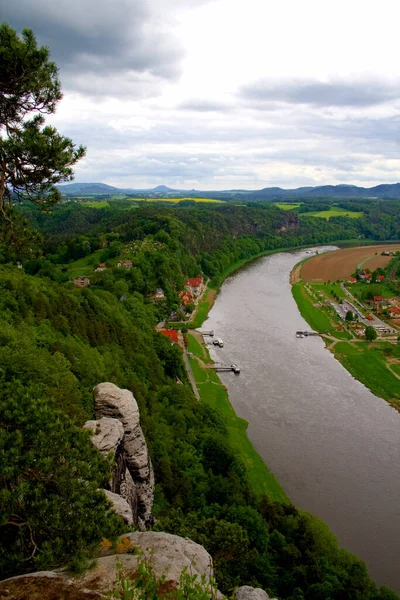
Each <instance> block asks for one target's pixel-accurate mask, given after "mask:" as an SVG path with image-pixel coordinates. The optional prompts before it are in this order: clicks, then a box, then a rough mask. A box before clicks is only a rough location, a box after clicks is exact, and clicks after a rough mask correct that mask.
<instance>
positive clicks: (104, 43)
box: [0, 0, 183, 96]
mask: <svg viewBox="0 0 400 600" xmlns="http://www.w3.org/2000/svg"><path fill="white" fill-rule="evenodd" d="M0 14H1V16H2V19H3V20H5V21H6V22H8V23H9V24H10V25H11V26H12V27H14V28H15V29H17V30H18V31H20V30H21V29H22V28H23V27H29V28H31V29H32V30H33V31H34V33H35V35H36V37H37V39H38V42H39V43H41V44H45V45H47V46H49V48H50V51H51V57H52V59H53V60H54V61H55V62H56V63H57V65H58V66H59V67H60V71H61V77H62V82H63V84H64V85H65V87H67V88H68V89H78V91H83V92H85V93H87V94H91V95H119V86H118V83H119V84H120V86H121V87H122V86H124V85H125V86H126V87H129V88H130V93H131V94H132V95H133V96H138V95H143V92H144V89H143V88H145V87H146V84H148V83H149V82H150V83H151V80H155V79H157V78H161V79H173V78H175V77H177V75H178V73H179V68H180V59H181V57H182V53H183V50H182V49H181V47H180V44H179V40H176V39H175V38H174V37H173V36H172V35H170V31H169V29H168V23H166V22H163V21H162V20H161V19H160V18H159V17H158V16H157V15H156V14H155V13H154V12H153V11H152V6H151V3H149V2H148V1H146V0H112V1H108V2H104V3H102V2H99V1H98V0H56V1H54V0H36V1H35V3H34V5H32V2H31V0H13V1H11V2H10V0H0ZM109 77H111V78H112V83H113V85H112V86H110V85H109V83H108V82H107V78H109ZM86 78H87V79H88V84H85V79H86ZM127 79H128V83H129V82H130V85H128V86H127V84H126V80H127ZM77 81H78V84H77ZM138 82H139V83H140V85H137V84H138Z"/></svg>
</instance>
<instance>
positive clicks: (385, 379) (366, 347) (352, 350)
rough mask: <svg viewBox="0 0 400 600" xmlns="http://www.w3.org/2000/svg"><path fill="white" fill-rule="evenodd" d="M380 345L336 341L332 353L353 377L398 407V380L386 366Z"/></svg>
mask: <svg viewBox="0 0 400 600" xmlns="http://www.w3.org/2000/svg"><path fill="white" fill-rule="evenodd" d="M381 345H382V344H379V343H378V344H376V345H375V346H372V347H371V345H370V344H369V342H360V343H354V344H351V343H346V342H338V343H337V344H336V345H335V347H334V353H335V357H336V358H337V359H338V360H339V361H340V362H341V363H342V365H343V366H344V367H345V368H346V369H347V370H348V371H349V373H351V374H352V375H353V377H355V378H356V379H358V380H359V381H361V382H362V383H363V384H364V385H365V386H366V387H367V388H368V389H370V390H371V392H373V393H374V394H376V395H377V396H380V397H381V398H384V399H385V400H388V401H389V402H390V403H391V404H392V405H393V406H394V407H396V408H397V409H400V382H399V380H398V379H397V377H395V376H394V375H393V373H391V372H390V371H389V369H388V368H387V367H386V364H387V363H386V358H385V356H384V355H383V353H382V352H380V350H379V348H380V346H381ZM395 366H398V365H395ZM392 368H393V366H392Z"/></svg>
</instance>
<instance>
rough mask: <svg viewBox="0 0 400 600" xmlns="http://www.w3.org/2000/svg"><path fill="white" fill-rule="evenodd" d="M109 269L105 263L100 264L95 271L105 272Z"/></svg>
mask: <svg viewBox="0 0 400 600" xmlns="http://www.w3.org/2000/svg"><path fill="white" fill-rule="evenodd" d="M106 269H107V267H106V265H105V264H104V263H99V265H98V267H97V269H95V271H105V270H106Z"/></svg>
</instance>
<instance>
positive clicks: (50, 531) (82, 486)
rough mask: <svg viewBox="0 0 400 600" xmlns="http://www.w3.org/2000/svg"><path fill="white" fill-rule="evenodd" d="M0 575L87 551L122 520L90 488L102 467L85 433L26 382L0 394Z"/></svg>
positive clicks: (98, 482) (102, 476)
mask: <svg viewBox="0 0 400 600" xmlns="http://www.w3.org/2000/svg"><path fill="white" fill-rule="evenodd" d="M0 423H1V429H0V462H1V474H0V531H1V536H0V540H1V541H0V573H1V575H2V576H3V577H4V576H7V575H12V574H14V573H15V572H19V571H20V570H21V569H23V570H34V569H37V570H40V569H41V568H42V567H46V566H49V565H56V564H58V563H59V562H60V560H64V561H65V560H68V559H70V560H71V559H73V558H75V557H76V556H77V555H82V553H83V554H85V553H87V551H88V550H89V549H91V548H92V547H93V546H94V545H95V544H96V543H98V542H99V541H100V540H101V538H102V537H103V536H104V535H105V534H107V535H108V536H111V537H113V536H116V535H118V534H119V533H121V532H122V531H123V523H122V521H121V519H120V518H119V517H117V516H116V515H115V513H114V512H113V511H112V510H111V508H110V506H109V504H108V501H107V500H106V498H105V496H104V495H103V494H102V492H100V491H99V490H98V488H99V487H102V486H103V485H104V484H105V483H106V481H107V477H108V470H109V467H108V465H107V463H106V461H105V460H104V459H103V458H102V456H101V455H100V454H99V453H98V452H97V451H96V450H95V449H94V448H93V447H92V446H91V444H90V441H89V436H88V434H87V433H86V432H82V431H81V430H80V429H78V428H77V427H75V426H74V425H72V424H71V423H70V421H69V419H68V418H67V417H66V416H65V415H64V414H63V413H61V412H60V411H58V410H56V409H54V408H53V407H52V406H51V405H50V404H49V403H48V401H47V400H46V399H45V398H42V397H40V388H39V386H37V385H35V384H34V383H31V384H28V385H22V384H21V383H20V382H17V381H15V380H14V381H11V382H10V383H8V384H7V385H5V386H3V387H2V389H1V392H0Z"/></svg>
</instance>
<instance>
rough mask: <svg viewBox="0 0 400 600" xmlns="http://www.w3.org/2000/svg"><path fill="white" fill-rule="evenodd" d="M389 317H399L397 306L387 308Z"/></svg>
mask: <svg viewBox="0 0 400 600" xmlns="http://www.w3.org/2000/svg"><path fill="white" fill-rule="evenodd" d="M389 317H390V318H391V319H400V308H397V306H392V307H391V308H389Z"/></svg>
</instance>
